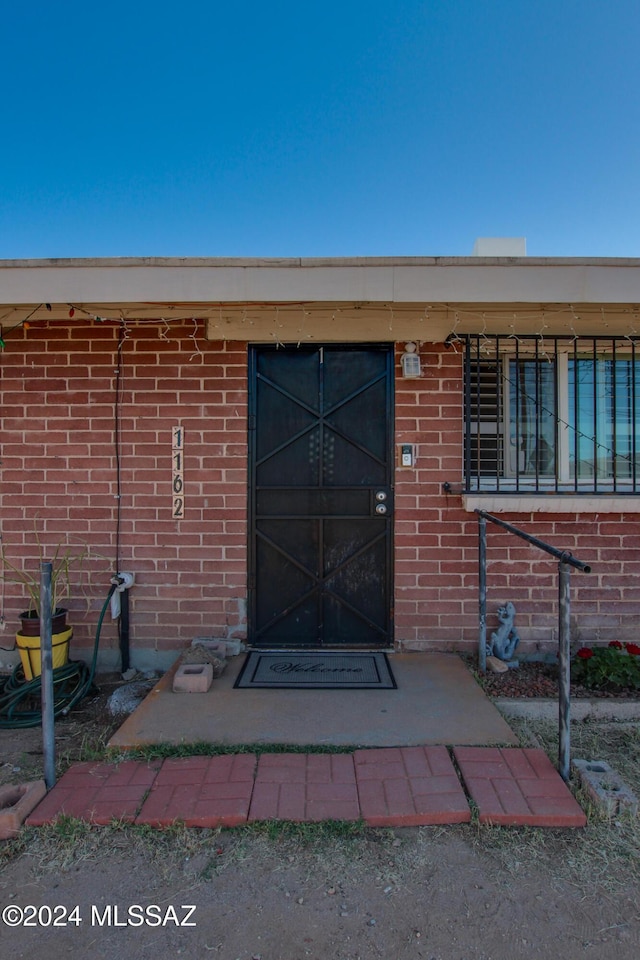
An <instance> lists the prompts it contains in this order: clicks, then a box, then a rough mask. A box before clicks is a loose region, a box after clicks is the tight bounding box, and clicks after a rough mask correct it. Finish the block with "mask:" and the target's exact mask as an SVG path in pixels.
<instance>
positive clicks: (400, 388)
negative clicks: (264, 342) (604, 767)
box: [0, 317, 640, 663]
mask: <svg viewBox="0 0 640 960" xmlns="http://www.w3.org/2000/svg"><path fill="white" fill-rule="evenodd" d="M120 335H121V325H120V324H119V323H118V322H117V321H105V322H102V323H101V322H96V321H93V320H89V319H78V318H77V317H76V318H74V319H73V320H69V321H68V322H66V323H60V322H51V323H48V324H41V323H33V324H32V325H31V326H30V327H29V329H28V330H23V329H21V328H19V329H16V330H13V331H10V332H8V333H5V337H6V344H7V345H6V349H5V350H4V351H2V353H1V354H0V376H1V390H2V397H1V399H2V475H1V487H0V495H1V504H0V524H1V533H2V539H3V543H4V545H5V549H6V552H7V555H8V556H9V557H10V559H12V560H14V561H16V562H18V563H19V564H21V563H23V562H25V563H26V564H27V565H28V566H29V568H30V569H31V570H33V571H35V570H37V567H38V547H37V543H36V541H35V537H34V527H35V529H37V531H38V535H39V537H40V539H41V541H42V543H43V545H44V546H45V553H46V554H49V555H51V552H52V550H53V549H54V546H55V544H56V543H58V542H59V541H60V540H68V542H69V543H71V544H73V545H77V546H78V549H81V548H82V546H83V545H84V544H86V545H87V546H88V547H89V548H90V550H91V553H92V555H93V557H92V559H91V560H90V561H89V562H85V563H84V564H83V567H82V569H81V570H79V569H77V568H76V569H74V571H73V579H74V583H75V586H74V594H73V597H72V599H71V601H70V603H69V606H70V608H71V610H72V620H73V624H74V641H73V646H74V649H75V650H77V651H86V649H87V648H88V647H89V646H90V645H91V643H92V642H93V635H94V631H95V627H96V623H97V619H98V613H99V610H100V608H101V606H102V601H103V599H104V597H105V596H106V593H107V590H108V588H109V580H110V576H111V574H112V572H113V570H114V569H115V553H116V524H117V504H118V500H117V497H116V495H117V470H116V466H117V464H116V450H115V442H114V406H115V400H116V385H117V377H116V373H115V371H116V369H120V371H121V377H120V397H119V412H120V415H119V429H120V478H121V500H120V506H121V517H120V560H119V567H120V569H121V570H125V571H126V570H131V571H134V572H135V574H136V585H135V587H134V589H133V590H132V591H131V595H130V596H131V649H132V661H133V662H134V663H136V651H139V650H141V649H147V650H149V651H158V652H160V653H163V652H166V654H167V655H168V653H169V651H173V650H178V649H180V648H182V647H184V646H186V645H187V644H188V643H189V642H190V641H191V640H192V639H193V637H195V636H203V635H206V636H217V637H221V636H222V637H239V638H242V637H244V636H245V631H246V557H247V545H246V544H247V527H246V508H247V473H246V455H247V447H246V427H247V425H246V413H247V390H246V386H247V379H246V378H247V350H246V345H245V344H239V343H226V344H225V343H217V342H208V341H206V340H205V339H204V331H203V327H202V324H197V325H195V326H194V323H193V321H191V320H187V321H175V322H171V323H167V324H165V323H163V322H162V321H159V322H151V321H145V322H140V323H130V324H127V326H126V328H125V329H124V336H123V338H122V340H121V342H120V347H119V337H120ZM401 350H402V345H400V346H399V348H398V355H399V354H400V352H401ZM421 357H422V361H423V365H424V372H423V376H422V378H421V379H420V380H403V379H402V377H401V376H400V374H399V372H398V376H397V379H396V436H395V440H396V444H400V443H403V442H404V443H414V444H416V445H417V453H418V459H417V463H416V467H415V469H409V470H401V469H399V470H398V471H397V475H396V535H395V547H396V555H395V581H396V600H395V624H396V627H395V635H396V640H397V641H399V642H401V643H403V644H404V645H406V646H407V647H425V646H432V647H435V648H439V649H442V648H448V647H453V646H456V647H460V646H466V647H468V648H473V647H474V646H475V644H476V640H477V624H478V610H477V584H478V568H477V520H476V518H475V516H474V515H473V514H471V515H470V514H467V513H465V512H464V511H463V510H462V508H461V499H460V496H459V495H456V494H446V493H445V492H444V491H443V484H444V483H445V482H446V481H449V482H450V483H452V484H453V485H454V487H456V488H458V489H459V486H460V481H461V477H462V358H461V356H460V354H459V353H456V352H455V351H454V350H445V349H443V348H441V347H437V346H428V345H424V346H423V347H422V348H421ZM177 424H181V425H182V426H183V427H184V430H185V496H186V512H185V518H184V519H183V520H174V519H172V516H171V507H172V496H171V466H172V461H171V428H172V426H174V425H177ZM502 516H503V517H504V518H505V519H507V520H510V521H511V522H512V523H514V524H516V525H517V526H520V527H522V528H523V529H525V530H528V531H530V532H532V533H534V534H535V535H536V536H538V537H541V538H542V539H547V540H549V541H550V542H551V543H553V544H554V545H556V546H559V547H563V548H567V549H569V550H571V551H572V552H573V553H574V554H575V555H576V556H579V557H580V558H581V559H584V560H586V561H587V562H589V563H591V564H592V566H593V571H594V572H593V573H592V574H591V575H584V574H581V573H578V572H575V573H573V574H572V598H573V606H572V613H573V620H574V626H573V631H574V636H575V637H576V639H579V640H581V641H583V642H587V641H595V640H610V639H614V638H620V639H623V640H635V641H637V638H638V625H639V622H640V591H639V589H638V583H639V582H640V581H639V579H638V574H639V573H640V519H639V518H638V515H636V514H629V515H626V516H620V515H610V514H602V515H600V516H594V515H580V516H578V517H575V516H572V515H564V514H558V515H552V514H542V515H540V514H536V515H529V514H528V515H522V514H520V515H517V514H502ZM488 545H489V550H488V559H489V567H488V580H487V586H488V614H489V616H488V628H489V632H490V631H491V629H493V627H494V626H495V625H496V622H497V621H496V618H495V610H496V608H497V607H498V606H499V605H500V604H502V603H504V602H506V601H507V600H512V601H513V602H514V603H515V604H516V607H517V610H518V618H517V625H518V629H519V631H520V633H521V636H522V638H523V643H524V649H525V651H527V652H533V651H534V650H535V649H536V648H537V647H539V646H545V645H547V644H549V643H550V642H553V641H555V639H556V636H557V564H556V563H555V561H553V560H552V559H551V558H547V557H546V556H545V555H544V554H542V553H540V552H539V551H538V550H536V549H534V548H533V547H530V546H528V545H527V544H525V543H523V542H522V541H520V540H517V539H515V538H514V537H512V536H510V535H509V534H507V533H505V532H503V531H501V530H499V529H498V528H495V527H491V526H489V530H488ZM3 589H4V593H3V596H2V597H1V600H2V603H1V606H0V614H1V615H2V616H3V617H4V618H5V626H4V632H2V631H0V647H3V646H5V647H6V646H9V645H10V644H11V642H12V639H13V638H12V634H13V633H14V632H15V629H16V626H17V619H16V618H17V614H18V612H19V611H20V610H21V609H23V607H24V602H23V599H22V598H23V596H24V594H23V592H22V590H21V588H20V587H18V586H17V585H15V584H13V583H6V584H5V585H4V588H3ZM102 650H103V651H107V652H110V653H111V654H112V657H113V660H114V662H117V636H116V630H115V627H114V625H113V623H112V621H111V617H110V615H109V614H107V617H106V619H105V625H104V627H103V633H102ZM72 655H73V652H72ZM1 659H2V658H1V656H0V660H1Z"/></svg>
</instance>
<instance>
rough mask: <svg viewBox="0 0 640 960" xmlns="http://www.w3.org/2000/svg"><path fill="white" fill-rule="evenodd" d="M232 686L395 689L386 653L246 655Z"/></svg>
mask: <svg viewBox="0 0 640 960" xmlns="http://www.w3.org/2000/svg"><path fill="white" fill-rule="evenodd" d="M234 687H244V688H246V687H250V688H252V689H256V688H258V687H261V688H267V687H272V688H273V689H274V690H277V689H286V688H288V687H292V688H295V689H301V690H305V689H306V690H395V689H396V681H395V678H394V676H393V673H392V672H391V667H390V665H389V661H388V659H387V655H386V653H309V652H307V651H304V652H303V653H297V652H295V653H292V652H290V651H289V652H279V653H273V652H271V651H269V652H266V651H265V652H262V651H260V650H253V651H251V653H249V654H248V655H247V659H246V660H245V662H244V664H243V666H242V670H241V671H240V674H239V675H238V679H237V680H236V682H235V683H234Z"/></svg>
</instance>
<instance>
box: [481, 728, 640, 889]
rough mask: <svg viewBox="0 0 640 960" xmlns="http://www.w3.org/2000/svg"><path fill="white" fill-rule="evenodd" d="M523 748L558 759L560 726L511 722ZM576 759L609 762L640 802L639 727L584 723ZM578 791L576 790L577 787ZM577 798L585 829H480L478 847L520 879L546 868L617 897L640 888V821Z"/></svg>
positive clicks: (575, 738)
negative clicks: (614, 815)
mask: <svg viewBox="0 0 640 960" xmlns="http://www.w3.org/2000/svg"><path fill="white" fill-rule="evenodd" d="M510 723H511V725H512V727H513V728H514V729H515V730H516V732H517V733H518V735H519V737H520V740H521V743H522V744H523V746H541V747H542V748H543V749H544V750H546V752H547V753H548V754H549V756H550V757H551V759H552V760H554V761H555V760H556V759H557V755H558V728H557V724H554V723H552V722H549V721H532V720H521V721H516V720H511V721H510ZM571 755H572V757H579V758H581V759H587V760H606V761H607V762H608V763H609V764H610V765H611V767H612V768H613V769H614V770H616V771H617V772H618V773H619V774H620V775H621V776H622V778H623V780H624V781H625V783H626V784H627V786H629V787H630V789H631V790H632V791H633V792H634V794H635V795H636V796H637V797H639V798H640V727H639V725H638V724H637V723H613V722H611V723H596V722H584V723H573V724H572V725H571ZM574 786H575V785H574ZM576 796H577V799H578V800H579V802H580V804H581V805H582V807H583V809H584V810H585V811H586V813H587V817H588V823H587V826H586V828H585V829H584V830H542V829H535V828H521V829H513V828H507V827H487V826H478V827H477V828H476V829H475V830H474V831H473V833H472V835H471V836H472V842H473V844H474V847H475V848H476V849H477V850H478V851H482V852H483V853H486V854H488V855H490V856H491V857H492V858H494V860H495V862H496V864H497V865H499V867H500V869H501V870H504V871H506V872H507V873H508V874H509V875H510V876H512V877H516V878H517V876H518V875H523V874H525V873H526V872H527V871H528V870H531V869H532V868H542V869H544V870H545V871H546V872H548V874H549V876H550V877H551V878H553V879H554V880H557V881H559V882H568V883H571V884H575V885H576V886H579V887H580V888H581V889H585V890H586V889H588V888H589V886H593V887H596V886H597V887H599V888H600V889H602V890H605V891H609V892H610V893H611V894H616V893H620V892H623V891H625V890H626V891H627V892H628V891H629V890H638V889H640V816H636V817H634V816H630V815H628V814H625V815H623V816H620V817H617V818H615V819H612V820H608V819H607V818H605V817H604V816H602V815H601V814H600V813H599V811H598V810H597V809H596V808H595V807H594V806H593V805H592V804H591V802H590V800H589V798H588V797H587V796H586V795H584V794H583V793H582V792H581V791H580V789H579V788H576Z"/></svg>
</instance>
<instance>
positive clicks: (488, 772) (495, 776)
mask: <svg viewBox="0 0 640 960" xmlns="http://www.w3.org/2000/svg"><path fill="white" fill-rule="evenodd" d="M453 755H454V757H455V759H456V763H457V764H458V766H459V768H460V772H461V774H462V779H463V781H464V784H465V786H466V788H467V790H468V792H469V794H470V796H471V798H472V800H474V801H475V803H476V804H477V805H478V811H479V819H480V823H494V824H505V825H508V826H521V825H528V826H535V827H584V826H585V824H586V822H587V818H586V817H585V815H584V813H583V811H582V810H581V808H580V807H579V805H578V803H577V802H576V800H575V799H574V797H573V795H572V793H571V791H570V790H569V788H568V787H567V785H566V784H565V782H564V781H563V780H562V778H561V777H560V775H559V774H558V772H557V770H556V769H555V767H554V766H553V765H552V763H551V761H550V760H549V758H548V757H547V755H546V753H545V752H544V751H543V750H537V749H524V750H522V749H520V748H518V747H506V748H504V749H501V748H498V747H495V748H491V747H456V748H455V749H454V751H453Z"/></svg>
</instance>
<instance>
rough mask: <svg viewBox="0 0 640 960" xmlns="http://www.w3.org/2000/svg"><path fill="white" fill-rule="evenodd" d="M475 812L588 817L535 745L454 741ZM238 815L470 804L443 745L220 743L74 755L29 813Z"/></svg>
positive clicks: (422, 810) (167, 818)
mask: <svg viewBox="0 0 640 960" xmlns="http://www.w3.org/2000/svg"><path fill="white" fill-rule="evenodd" d="M453 753H454V757H455V760H456V762H457V764H458V767H459V770H460V772H461V774H462V779H463V783H464V787H466V789H467V792H468V794H469V795H470V796H471V798H472V800H473V801H475V803H476V804H477V806H478V810H479V818H480V821H481V822H482V823H495V824H506V825H509V826H519V825H524V824H530V825H534V826H550V827H578V826H584V825H585V823H586V817H585V815H584V813H583V812H582V810H581V809H580V807H579V806H578V804H577V803H576V801H575V800H574V798H573V796H572V794H571V791H570V790H569V788H568V787H567V786H566V784H565V783H564V782H563V780H562V779H561V777H560V775H559V774H558V773H557V772H556V770H555V768H554V767H553V765H552V764H551V762H550V760H549V759H548V757H547V756H546V754H545V753H544V752H543V751H542V750H521V749H519V748H517V747H505V748H494V747H456V748H455V749H454V751H453ZM63 814H66V815H67V816H72V817H77V818H79V819H83V820H89V821H90V822H91V823H96V824H106V823H110V822H111V821H112V820H128V821H134V820H135V822H136V823H146V824H150V825H152V826H155V827H166V826H169V825H170V824H172V823H174V822H176V821H182V822H184V823H185V824H186V825H187V826H199V827H217V826H227V827H231V826H238V825H240V824H243V823H246V822H247V821H255V820H273V819H278V820H298V821H302V820H313V821H317V820H357V819H359V818H360V817H362V818H363V819H364V820H366V822H367V823H369V824H370V825H371V826H390V827H394V826H395V827H402V826H416V825H421V824H434V823H462V822H465V821H469V820H470V819H471V811H470V808H469V803H468V800H467V797H466V795H465V792H464V788H463V785H462V784H461V783H460V780H459V778H458V774H457V773H456V770H455V767H454V764H453V762H452V760H451V758H450V756H449V752H448V750H447V748H446V747H390V748H379V749H373V750H357V751H355V753H340V754H312V753H307V754H305V753H290V754H288V753H263V754H262V755H261V756H260V759H259V761H256V756H255V755H254V754H226V755H223V756H217V757H204V756H197V757H175V758H170V759H167V760H165V761H164V762H162V761H156V762H155V763H145V762H143V761H134V760H125V761H123V762H122V763H117V764H116V763H114V764H111V763H77V764H75V765H74V766H73V767H71V768H70V769H69V770H68V771H67V772H66V773H65V774H64V776H63V777H62V778H61V780H60V781H59V782H58V783H57V784H56V786H55V787H54V788H53V789H52V790H51V791H50V792H49V794H48V795H47V796H46V797H45V798H44V800H43V801H42V802H41V803H40V804H39V806H38V807H36V809H35V810H34V812H33V813H32V814H31V816H30V817H29V818H28V819H27V821H26V822H27V824H28V825H30V826H42V825H43V824H45V823H51V822H53V821H54V820H55V819H56V818H57V817H58V816H60V815H63Z"/></svg>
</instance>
